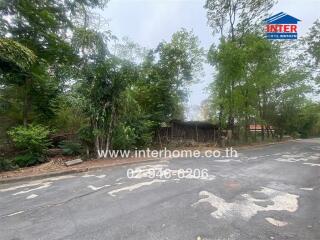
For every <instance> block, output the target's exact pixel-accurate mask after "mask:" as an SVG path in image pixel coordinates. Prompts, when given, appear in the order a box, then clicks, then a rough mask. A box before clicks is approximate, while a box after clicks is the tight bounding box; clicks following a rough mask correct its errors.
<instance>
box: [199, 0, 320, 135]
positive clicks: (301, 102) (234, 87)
mask: <svg viewBox="0 0 320 240" xmlns="http://www.w3.org/2000/svg"><path fill="white" fill-rule="evenodd" d="M217 2H219V4H217ZM272 2H273V1H269V0H264V1H259V2H255V1H252V2H250V1H242V0H236V1H228V0H221V1H211V0H208V1H207V3H206V6H205V7H206V8H207V10H208V22H209V24H210V26H211V27H212V28H213V30H214V32H219V33H220V43H219V45H218V46H217V47H216V46H215V45H212V47H211V49H210V50H209V53H208V60H209V63H210V64H211V65H212V66H213V67H215V69H216V71H217V73H216V75H215V81H214V82H213V83H212V85H211V88H210V91H211V101H210V102H209V109H210V111H209V113H207V114H209V116H207V117H209V118H211V119H213V120H214V121H216V122H218V123H219V125H220V127H221V128H223V129H230V130H232V133H233V135H234V137H233V139H236V140H244V141H248V140H250V139H249V136H248V134H249V125H255V124H259V125H261V126H263V128H262V132H261V137H262V140H263V139H264V137H265V131H266V129H267V128H268V127H269V126H272V129H274V130H275V133H274V132H272V134H273V136H274V134H276V135H277V136H278V137H280V138H281V137H282V136H283V135H284V134H290V135H294V136H302V137H308V136H316V135H318V134H319V133H320V132H319V128H318V126H319V122H320V118H319V112H320V105H319V104H318V103H313V102H311V101H310V99H308V94H309V97H310V94H314V92H313V91H312V88H313V87H314V84H313V82H312V79H313V77H314V76H315V75H316V74H315V73H316V72H317V70H319V68H318V67H317V64H318V50H319V43H320V42H319V22H316V23H315V25H314V26H313V27H312V28H311V31H310V34H309V36H308V37H307V38H306V40H305V41H301V42H299V43H298V46H294V45H293V44H291V45H289V46H288V45H286V42H276V41H275V42H272V41H269V40H267V39H265V37H264V36H263V33H262V32H261V29H263V27H262V26H259V24H261V23H260V20H261V19H262V18H263V17H264V16H265V14H266V13H267V9H269V8H270V7H271V6H272ZM222 6H224V7H223V8H222ZM221 8H222V9H221ZM249 20H250V21H249ZM244 26H246V27H245V28H244ZM218 30H220V31H218ZM304 45H307V50H306V51H304V52H302V53H301V54H300V55H299V54H297V52H294V53H293V52H290V51H288V48H289V49H290V47H291V49H295V48H297V47H300V48H303V47H304ZM306 52H308V53H310V55H311V56H312V57H313V58H314V59H315V63H312V62H310V60H311V57H310V56H309V55H308V54H305V53H306ZM295 55H298V57H296V56H295ZM288 62H290V64H287V63H288ZM310 66H311V67H310ZM310 69H311V70H310ZM306 109H313V110H314V111H313V112H310V111H306ZM268 134H269V133H268ZM253 137H256V135H255V136H253Z"/></svg>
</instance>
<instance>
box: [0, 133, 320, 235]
mask: <svg viewBox="0 0 320 240" xmlns="http://www.w3.org/2000/svg"><path fill="white" fill-rule="evenodd" d="M154 167H156V169H162V170H165V169H166V171H167V173H168V174H167V176H166V177H167V178H164V176H156V177H155V178H153V179H151V178H149V177H152V176H150V171H151V173H152V169H154ZM128 168H131V169H133V170H134V172H133V175H134V176H135V178H134V179H129V178H128V177H127V169H128ZM188 168H191V170H187V169H188ZM150 169H151V170H150ZM178 169H182V170H180V172H179V174H178V172H177V171H176V170H178ZM194 169H200V170H201V171H202V170H203V169H207V170H208V175H207V174H203V175H202V176H200V178H199V176H198V174H199V172H198V170H197V171H195V170H194ZM159 171H160V170H159ZM188 171H193V173H194V175H193V176H192V175H190V174H189V172H188ZM146 173H147V174H149V176H147V174H146ZM170 175H171V176H170ZM0 239H1V240H7V239H10V240H13V239H14V240H18V239H30V240H36V239H41V240H42V239H43V240H51V239H63V240H68V239H74V240H84V239H85V240H94V239H99V240H100V239H102V240H109V239H111V240H112V239H115V240H121V239H136V240H144V239H145V240H152V239H161V240H163V239H170V240H188V239H194V240H204V239H216V240H223V239H225V240H227V239H228V240H236V239H241V240H251V239H279V240H285V239H297V240H311V239H312V240H319V239H320V140H319V139H312V140H297V141H292V142H288V143H284V144H276V145H271V146H265V147H259V148H248V149H242V150H239V157H238V158H200V159H195V158H193V159H190V158H189V159H188V158H186V159H173V160H170V161H165V160H162V161H158V162H151V163H141V164H135V165H130V166H119V167H113V168H109V169H106V170H100V171H95V172H89V173H82V174H78V175H66V176H62V177H56V178H49V179H43V180H39V181H32V182H22V183H21V182H20V183H15V184H7V185H1V186H0Z"/></svg>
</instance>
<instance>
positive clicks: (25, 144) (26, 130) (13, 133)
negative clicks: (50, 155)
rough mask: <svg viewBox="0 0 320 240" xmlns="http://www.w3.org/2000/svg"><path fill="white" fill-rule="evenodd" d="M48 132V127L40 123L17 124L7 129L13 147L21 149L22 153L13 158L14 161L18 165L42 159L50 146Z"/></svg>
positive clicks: (30, 163) (31, 163) (26, 164)
mask: <svg viewBox="0 0 320 240" xmlns="http://www.w3.org/2000/svg"><path fill="white" fill-rule="evenodd" d="M49 132H50V131H49V129H48V128H47V127H44V126H42V125H29V126H27V127H25V126H18V127H15V128H12V129H11V130H9V131H8V135H9V137H10V138H11V140H12V142H13V143H14V145H15V147H16V148H17V149H20V150H22V151H23V154H22V155H19V156H17V157H16V158H15V163H16V164H17V165H18V166H19V167H25V166H30V165H34V164H36V163H38V162H41V161H43V159H44V157H45V152H46V150H47V149H48V147H49V146H50V142H49V140H48V135H49Z"/></svg>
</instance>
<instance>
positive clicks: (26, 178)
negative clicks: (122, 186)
mask: <svg viewBox="0 0 320 240" xmlns="http://www.w3.org/2000/svg"><path fill="white" fill-rule="evenodd" d="M159 160H167V159H160V158H157V159H146V160H143V161H136V162H120V163H114V164H110V165H104V166H94V167H86V168H80V169H70V170H65V171H59V172H49V173H43V174H39V175H34V176H24V177H12V178H11V177H8V178H3V179H0V185H2V184H8V183H16V182H21V181H33V180H39V179H45V178H50V177H57V176H63V175H69V174H76V173H82V172H90V171H95V170H99V169H106V168H111V167H116V166H123V165H132V164H138V163H142V162H153V161H159Z"/></svg>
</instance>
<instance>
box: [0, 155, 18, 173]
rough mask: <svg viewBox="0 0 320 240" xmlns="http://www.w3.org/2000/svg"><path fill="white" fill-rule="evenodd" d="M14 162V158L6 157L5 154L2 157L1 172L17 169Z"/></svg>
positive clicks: (0, 162) (0, 158)
mask: <svg viewBox="0 0 320 240" xmlns="http://www.w3.org/2000/svg"><path fill="white" fill-rule="evenodd" d="M15 168H16V167H15V165H14V162H13V161H12V160H9V159H6V158H4V157H3V156H1V157H0V172H2V171H10V170H13V169H15Z"/></svg>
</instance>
